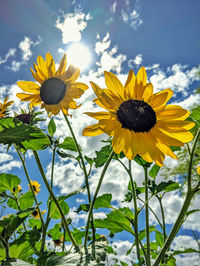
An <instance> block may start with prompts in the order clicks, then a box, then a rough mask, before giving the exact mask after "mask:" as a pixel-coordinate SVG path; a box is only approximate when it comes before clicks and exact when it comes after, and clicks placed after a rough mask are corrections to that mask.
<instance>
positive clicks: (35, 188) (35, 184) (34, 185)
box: [28, 181, 41, 195]
mask: <svg viewBox="0 0 200 266" xmlns="http://www.w3.org/2000/svg"><path fill="white" fill-rule="evenodd" d="M31 185H32V187H33V190H34V193H35V195H37V194H38V192H39V191H40V186H41V185H40V184H39V183H38V182H37V181H31ZM28 186H29V189H30V190H31V188H30V185H28Z"/></svg>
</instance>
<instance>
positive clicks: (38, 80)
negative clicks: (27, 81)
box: [30, 68, 44, 84]
mask: <svg viewBox="0 0 200 266" xmlns="http://www.w3.org/2000/svg"><path fill="white" fill-rule="evenodd" d="M30 70H31V73H32V75H33V77H34V79H35V80H36V81H37V82H39V83H40V84H42V83H43V82H44V80H43V79H42V78H41V77H40V76H39V75H38V74H37V73H35V72H34V71H33V69H32V68H30Z"/></svg>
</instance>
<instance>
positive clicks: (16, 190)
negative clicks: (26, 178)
mask: <svg viewBox="0 0 200 266" xmlns="http://www.w3.org/2000/svg"><path fill="white" fill-rule="evenodd" d="M21 190H22V187H21V186H20V185H17V186H16V187H14V188H13V190H12V192H13V193H19V192H20V191H21Z"/></svg>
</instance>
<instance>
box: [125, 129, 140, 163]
mask: <svg viewBox="0 0 200 266" xmlns="http://www.w3.org/2000/svg"><path fill="white" fill-rule="evenodd" d="M125 135H126V143H125V147H124V150H123V152H124V154H125V156H126V157H127V158H128V159H129V160H133V159H134V158H135V156H136V155H137V152H136V149H135V147H134V145H133V137H132V136H133V134H132V132H131V131H130V130H129V129H126V131H125Z"/></svg>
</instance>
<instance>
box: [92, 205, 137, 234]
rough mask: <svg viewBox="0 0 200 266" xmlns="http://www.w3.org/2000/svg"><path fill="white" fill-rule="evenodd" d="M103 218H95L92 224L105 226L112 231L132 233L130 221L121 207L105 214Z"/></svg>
mask: <svg viewBox="0 0 200 266" xmlns="http://www.w3.org/2000/svg"><path fill="white" fill-rule="evenodd" d="M106 216H107V217H106V218H104V219H96V220H95V221H94V225H95V227H97V228H107V229H108V230H110V231H111V232H112V233H118V232H122V231H123V230H125V231H127V232H129V233H131V234H133V235H134V232H133V229H132V227H131V222H130V220H129V219H128V217H127V216H126V214H125V213H123V209H119V210H114V211H112V212H110V213H109V214H106Z"/></svg>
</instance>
